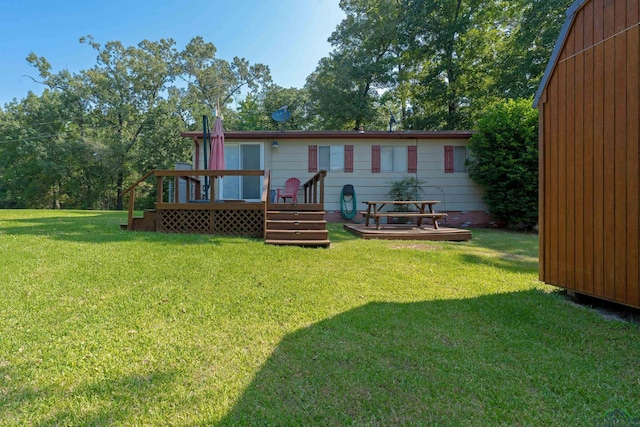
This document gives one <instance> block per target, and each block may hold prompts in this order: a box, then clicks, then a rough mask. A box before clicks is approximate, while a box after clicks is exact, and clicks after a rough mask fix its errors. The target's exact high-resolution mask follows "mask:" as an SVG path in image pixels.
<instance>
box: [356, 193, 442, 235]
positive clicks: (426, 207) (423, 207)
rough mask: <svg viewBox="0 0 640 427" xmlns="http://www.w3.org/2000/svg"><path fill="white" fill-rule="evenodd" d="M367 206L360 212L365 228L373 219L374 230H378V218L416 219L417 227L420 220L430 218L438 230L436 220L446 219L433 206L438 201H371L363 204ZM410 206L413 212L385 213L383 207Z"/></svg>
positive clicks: (420, 222) (419, 224) (420, 223)
mask: <svg viewBox="0 0 640 427" xmlns="http://www.w3.org/2000/svg"><path fill="white" fill-rule="evenodd" d="M363 203H365V204H366V205H367V210H366V211H364V212H362V215H363V216H364V217H365V226H367V227H368V226H369V220H370V219H372V218H373V220H374V221H375V223H376V229H377V230H379V229H380V218H382V217H385V218H388V217H394V218H417V225H418V227H420V226H422V218H430V219H431V221H433V228H435V229H438V220H439V219H443V218H446V217H447V214H446V213H437V212H435V211H434V209H433V206H434V205H437V204H438V203H440V201H438V200H373V201H366V202H363ZM403 205H404V206H412V207H415V208H416V209H417V210H415V211H385V212H382V209H383V208H384V207H385V206H394V207H395V206H403Z"/></svg>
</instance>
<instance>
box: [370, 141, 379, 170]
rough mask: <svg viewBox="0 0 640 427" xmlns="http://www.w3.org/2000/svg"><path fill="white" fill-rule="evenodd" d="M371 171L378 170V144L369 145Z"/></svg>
mask: <svg viewBox="0 0 640 427" xmlns="http://www.w3.org/2000/svg"><path fill="white" fill-rule="evenodd" d="M371 172H373V173H379V172H380V146H379V145H372V146H371Z"/></svg>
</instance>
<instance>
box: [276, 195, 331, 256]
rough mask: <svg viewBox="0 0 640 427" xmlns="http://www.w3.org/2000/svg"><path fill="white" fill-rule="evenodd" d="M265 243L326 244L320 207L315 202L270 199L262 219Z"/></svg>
mask: <svg viewBox="0 0 640 427" xmlns="http://www.w3.org/2000/svg"><path fill="white" fill-rule="evenodd" d="M265 226H266V229H265V243H267V244H269V245H288V246H315V247H329V245H330V244H331V242H330V241H329V231H328V230H327V222H326V221H325V219H324V210H323V209H322V206H319V205H317V204H313V203H312V204H294V203H271V204H269V206H268V209H267V217H266V222H265Z"/></svg>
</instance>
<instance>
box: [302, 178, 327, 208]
mask: <svg viewBox="0 0 640 427" xmlns="http://www.w3.org/2000/svg"><path fill="white" fill-rule="evenodd" d="M325 176H327V171H326V170H324V169H322V170H320V171H319V172H318V173H316V174H315V175H314V176H312V177H311V179H309V180H308V181H307V182H305V183H304V185H303V186H302V189H303V191H304V202H305V203H320V204H321V205H324V177H325Z"/></svg>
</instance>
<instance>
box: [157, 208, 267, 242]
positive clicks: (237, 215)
mask: <svg viewBox="0 0 640 427" xmlns="http://www.w3.org/2000/svg"><path fill="white" fill-rule="evenodd" d="M157 221H158V222H157V223H158V231H161V232H164V233H197V234H228V235H236V236H249V237H262V235H263V232H264V212H263V210H262V209H246V210H231V209H222V210H212V211H208V210H185V209H170V210H158V219H157Z"/></svg>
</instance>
